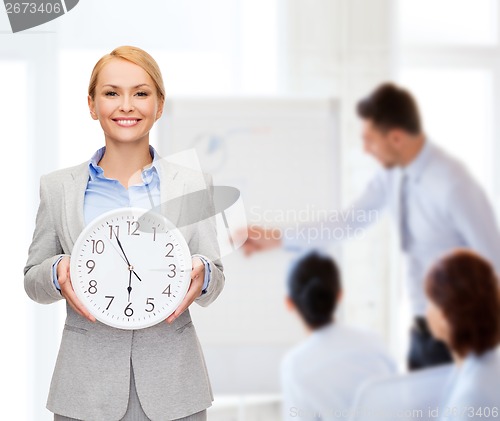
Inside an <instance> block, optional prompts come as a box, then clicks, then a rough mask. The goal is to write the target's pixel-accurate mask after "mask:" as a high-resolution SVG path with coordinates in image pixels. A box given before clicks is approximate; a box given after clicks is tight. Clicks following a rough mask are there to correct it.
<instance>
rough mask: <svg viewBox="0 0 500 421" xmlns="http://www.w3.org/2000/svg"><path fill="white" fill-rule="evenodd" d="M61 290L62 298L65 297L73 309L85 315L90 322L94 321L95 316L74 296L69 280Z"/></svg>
mask: <svg viewBox="0 0 500 421" xmlns="http://www.w3.org/2000/svg"><path fill="white" fill-rule="evenodd" d="M61 288H62V287H61ZM62 292H63V296H64V298H66V301H68V303H69V304H70V306H71V307H72V308H73V310H75V311H76V312H77V313H78V314H79V315H80V316H82V317H85V318H86V319H88V320H90V321H91V322H95V317H94V316H92V315H91V314H90V313H89V311H88V310H87V309H86V308H85V306H84V305H83V304H82V303H81V302H80V300H79V299H78V297H77V296H76V294H75V291H74V290H73V286H72V285H71V281H70V282H68V283H67V284H66V285H65V288H64V290H63V291H62Z"/></svg>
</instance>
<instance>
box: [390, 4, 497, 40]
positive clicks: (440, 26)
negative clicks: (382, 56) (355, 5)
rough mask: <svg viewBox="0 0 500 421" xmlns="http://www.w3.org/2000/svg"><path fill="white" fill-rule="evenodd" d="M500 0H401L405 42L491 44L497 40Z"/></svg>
mask: <svg viewBox="0 0 500 421" xmlns="http://www.w3.org/2000/svg"><path fill="white" fill-rule="evenodd" d="M497 8H498V3H497V1H496V0H437V1H436V0H399V3H398V10H399V13H398V27H399V33H400V36H401V41H402V43H403V44H433V45H491V44H495V43H496V42H497V21H498V19H497V15H498V12H497Z"/></svg>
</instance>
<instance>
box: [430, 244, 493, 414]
mask: <svg viewBox="0 0 500 421" xmlns="http://www.w3.org/2000/svg"><path fill="white" fill-rule="evenodd" d="M425 287H426V293H427V296H428V297H429V301H430V303H429V306H428V310H427V320H428V323H429V326H430V329H431V332H432V334H433V335H434V337H436V338H437V339H440V340H442V341H443V342H444V343H446V344H447V346H448V348H449V349H450V351H451V353H452V356H453V359H454V361H455V369H454V372H453V374H452V376H451V378H450V379H449V381H448V387H447V388H446V390H444V397H443V400H442V405H441V406H440V413H439V420H447V421H452V420H453V421H457V420H475V419H495V418H500V413H499V412H500V355H499V353H498V343H499V342H500V296H499V289H498V280H497V277H496V275H495V271H494V269H493V267H492V266H491V264H490V263H489V262H487V261H486V260H485V259H483V258H482V257H480V256H478V255H477V254H475V253H473V252H472V251H468V250H465V249H459V250H455V251H453V252H452V253H450V254H448V255H446V256H444V257H443V258H441V259H440V260H439V261H438V262H437V263H435V265H434V266H433V267H432V268H431V270H430V271H429V274H428V275H427V279H426V284H425Z"/></svg>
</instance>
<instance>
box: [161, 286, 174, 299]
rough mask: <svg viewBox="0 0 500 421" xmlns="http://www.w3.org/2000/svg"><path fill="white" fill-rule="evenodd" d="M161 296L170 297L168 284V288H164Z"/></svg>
mask: <svg viewBox="0 0 500 421" xmlns="http://www.w3.org/2000/svg"><path fill="white" fill-rule="evenodd" d="M162 294H166V295H167V297H170V296H171V295H172V293H171V292H170V284H168V287H166V288H165V289H164V290H163V292H162Z"/></svg>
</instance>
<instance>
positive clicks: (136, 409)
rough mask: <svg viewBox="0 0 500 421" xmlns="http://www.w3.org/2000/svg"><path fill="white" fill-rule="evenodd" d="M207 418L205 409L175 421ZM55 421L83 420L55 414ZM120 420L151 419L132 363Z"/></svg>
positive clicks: (203, 419) (139, 420)
mask: <svg viewBox="0 0 500 421" xmlns="http://www.w3.org/2000/svg"><path fill="white" fill-rule="evenodd" d="M206 420H207V410H206V409H204V410H203V411H201V412H197V413H196V414H192V415H189V416H187V417H184V418H178V419H177V420H175V421H206ZM54 421H82V420H77V419H76V418H68V417H64V416H62V415H58V414H54ZM86 421H87V420H86ZM88 421H91V420H88ZM120 421H150V419H149V418H148V417H147V415H146V414H145V413H144V411H143V409H142V406H141V403H140V402H139V397H138V396H137V390H136V389H135V378H134V370H133V369H132V364H130V396H129V401H128V407H127V412H126V413H125V416H124V417H123V418H122V419H121V420H120Z"/></svg>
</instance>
